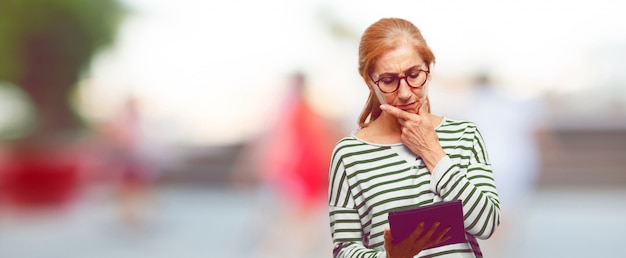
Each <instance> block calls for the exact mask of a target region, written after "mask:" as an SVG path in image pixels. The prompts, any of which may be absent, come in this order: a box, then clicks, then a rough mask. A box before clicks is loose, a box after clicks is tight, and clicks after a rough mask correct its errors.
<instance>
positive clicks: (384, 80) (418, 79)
mask: <svg viewBox="0 0 626 258" xmlns="http://www.w3.org/2000/svg"><path fill="white" fill-rule="evenodd" d="M429 73H430V72H429V71H425V70H422V69H417V68H411V69H409V70H407V71H405V72H404V74H405V75H404V76H399V75H398V74H397V73H383V74H382V75H380V76H379V77H378V81H374V79H373V78H372V77H371V75H370V78H371V79H372V81H374V84H376V85H377V86H378V88H379V89H380V91H382V92H383V93H393V92H396V91H397V90H398V89H399V88H400V81H401V80H402V79H404V80H405V81H406V84H407V85H409V87H411V88H420V87H422V86H424V84H426V79H427V78H428V74H429Z"/></svg>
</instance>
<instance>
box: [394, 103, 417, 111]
mask: <svg viewBox="0 0 626 258" xmlns="http://www.w3.org/2000/svg"><path fill="white" fill-rule="evenodd" d="M415 104H416V102H412V103H409V104H404V105H394V106H395V107H397V108H399V109H402V110H413V109H415Z"/></svg>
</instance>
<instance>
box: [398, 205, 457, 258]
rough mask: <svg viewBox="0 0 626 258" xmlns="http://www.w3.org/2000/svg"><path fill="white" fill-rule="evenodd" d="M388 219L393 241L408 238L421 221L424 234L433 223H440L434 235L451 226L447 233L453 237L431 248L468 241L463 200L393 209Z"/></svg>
mask: <svg viewBox="0 0 626 258" xmlns="http://www.w3.org/2000/svg"><path fill="white" fill-rule="evenodd" d="M388 220H389V228H390V229H391V235H392V237H393V241H394V242H396V243H398V242H401V241H402V240H404V239H405V238H407V237H408V236H409V235H410V234H411V233H412V232H413V231H414V230H415V229H416V228H417V226H418V225H419V223H420V222H424V232H423V233H422V234H425V233H426V231H428V229H430V227H431V226H432V224H433V223H435V222H439V223H440V224H439V227H437V230H436V231H435V233H434V234H433V236H436V235H437V234H438V233H439V232H441V231H442V230H444V229H446V228H448V227H450V231H448V233H447V235H449V236H451V238H450V239H448V240H447V241H444V242H442V243H439V244H437V245H434V246H431V247H429V248H434V247H439V246H444V245H449V244H456V243H464V242H466V240H465V227H464V226H463V206H462V202H461V200H454V201H445V202H438V203H434V204H429V205H425V206H420V207H415V208H410V209H404V210H396V211H391V212H389V214H388Z"/></svg>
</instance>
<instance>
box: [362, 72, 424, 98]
mask: <svg viewBox="0 0 626 258" xmlns="http://www.w3.org/2000/svg"><path fill="white" fill-rule="evenodd" d="M418 71H419V72H425V73H426V79H425V80H424V82H422V84H421V85H419V86H413V85H411V83H409V80H407V77H408V76H407V75H406V72H405V74H404V76H398V84H397V85H396V88H395V89H394V90H392V91H384V90H383V89H381V88H380V85H378V83H379V82H380V81H381V80H382V78H381V79H378V81H375V80H374V78H372V75H371V74H369V76H370V79H371V80H372V82H374V84H376V86H377V87H378V89H379V90H380V91H381V92H382V93H386V94H389V93H394V92H396V91H398V89H400V81H402V79H404V81H405V82H406V85H409V87H411V88H421V87H423V86H424V85H426V82H427V81H428V75H430V71H427V70H422V69H418Z"/></svg>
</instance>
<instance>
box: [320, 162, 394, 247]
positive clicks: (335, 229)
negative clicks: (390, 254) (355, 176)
mask: <svg viewBox="0 0 626 258" xmlns="http://www.w3.org/2000/svg"><path fill="white" fill-rule="evenodd" d="M328 179H329V181H328V185H329V186H328V189H329V190H328V203H329V218H330V229H331V235H332V239H333V257H335V258H340V257H341V258H343V257H374V258H384V257H386V253H385V251H384V250H383V251H381V250H374V249H369V248H367V247H365V245H364V243H363V229H362V225H361V220H360V218H359V214H358V212H357V210H356V207H355V205H354V199H353V198H352V195H351V194H350V186H349V184H348V182H347V176H346V173H345V170H344V166H343V164H342V163H341V161H340V160H339V161H335V160H333V161H332V162H331V168H330V175H329V177H328Z"/></svg>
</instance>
